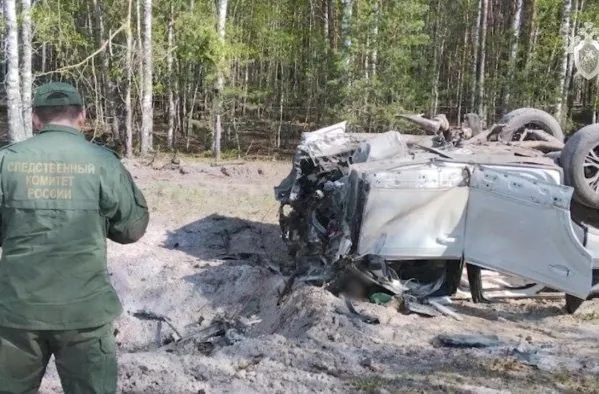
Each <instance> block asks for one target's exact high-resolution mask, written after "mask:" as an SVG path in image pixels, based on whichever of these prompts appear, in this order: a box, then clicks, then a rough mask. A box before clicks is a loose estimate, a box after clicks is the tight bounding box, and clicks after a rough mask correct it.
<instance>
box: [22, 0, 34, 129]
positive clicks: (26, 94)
mask: <svg viewBox="0 0 599 394" xmlns="http://www.w3.org/2000/svg"><path fill="white" fill-rule="evenodd" d="M22 5H23V27H22V36H21V37H22V43H21V45H22V48H23V59H22V60H23V61H22V63H21V77H22V81H21V94H22V100H23V129H24V130H25V136H26V137H27V138H29V137H31V136H32V134H33V133H32V123H31V96H32V83H33V77H32V75H31V0H22Z"/></svg>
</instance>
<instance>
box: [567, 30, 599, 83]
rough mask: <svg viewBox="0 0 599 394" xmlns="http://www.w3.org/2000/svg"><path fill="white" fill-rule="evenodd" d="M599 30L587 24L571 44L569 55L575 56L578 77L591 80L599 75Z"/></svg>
mask: <svg viewBox="0 0 599 394" xmlns="http://www.w3.org/2000/svg"><path fill="white" fill-rule="evenodd" d="M598 36H599V29H597V28H595V27H594V26H593V24H592V23H591V22H586V23H585V24H584V25H583V27H582V28H581V29H580V32H579V34H578V35H577V36H575V37H574V39H573V40H572V41H571V42H570V46H569V48H568V53H571V54H572V55H573V56H574V66H575V67H576V70H577V72H576V75H575V76H578V75H580V76H582V77H583V78H585V79H588V80H591V79H593V78H595V77H596V76H598V75H599V42H598V41H597V40H596V39H595V37H598Z"/></svg>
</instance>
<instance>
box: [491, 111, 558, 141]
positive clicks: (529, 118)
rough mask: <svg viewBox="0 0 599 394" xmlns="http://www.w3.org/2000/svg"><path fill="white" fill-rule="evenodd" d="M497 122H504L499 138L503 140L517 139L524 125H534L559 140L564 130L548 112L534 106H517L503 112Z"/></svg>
mask: <svg viewBox="0 0 599 394" xmlns="http://www.w3.org/2000/svg"><path fill="white" fill-rule="evenodd" d="M499 123H501V124H505V126H504V127H503V129H502V130H501V132H500V133H499V136H500V138H501V139H502V140H503V141H513V140H518V139H519V137H520V132H521V131H522V129H523V128H524V127H525V126H529V125H534V126H536V127H538V128H539V129H541V130H543V131H545V132H546V133H549V134H551V135H552V136H554V137H555V138H557V139H558V140H560V141H563V140H564V132H563V130H562V128H561V126H560V125H559V123H558V121H557V120H556V119H555V118H554V117H553V116H552V115H551V114H549V113H548V112H545V111H543V110H540V109H536V108H518V109H516V110H513V111H511V112H509V113H507V114H505V115H504V116H503V117H502V118H501V119H500V120H499Z"/></svg>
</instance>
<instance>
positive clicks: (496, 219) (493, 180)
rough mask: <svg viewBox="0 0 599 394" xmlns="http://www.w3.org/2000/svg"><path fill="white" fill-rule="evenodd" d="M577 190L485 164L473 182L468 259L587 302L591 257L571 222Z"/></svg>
mask: <svg viewBox="0 0 599 394" xmlns="http://www.w3.org/2000/svg"><path fill="white" fill-rule="evenodd" d="M572 192H573V189H572V188H570V187H567V186H564V185H560V184H555V183H548V182H546V181H544V180H539V179H534V178H532V177H526V176H521V175H518V173H517V171H516V172H515V171H505V170H496V169H492V168H489V167H484V166H479V167H475V168H474V169H473V172H472V174H471V179H470V196H469V199H468V207H467V211H466V230H465V233H466V236H465V246H464V257H465V260H466V261H468V262H470V263H472V264H475V265H478V266H481V267H484V268H489V269H493V270H497V271H501V272H506V273H510V274H514V275H519V276H522V277H523V278H527V279H529V280H532V281H535V282H537V283H542V284H544V285H546V286H548V287H550V288H553V289H556V290H560V291H564V292H566V293H569V294H572V295H575V296H577V297H580V298H586V297H587V295H588V294H589V292H590V289H591V277H592V264H593V260H592V257H591V254H590V253H589V252H588V251H587V250H586V249H585V248H584V246H583V245H582V244H581V243H580V241H579V239H578V237H577V236H576V234H575V232H574V229H573V227H572V222H571V220H570V200H571V197H572Z"/></svg>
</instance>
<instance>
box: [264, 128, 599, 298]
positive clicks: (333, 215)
mask: <svg viewBox="0 0 599 394" xmlns="http://www.w3.org/2000/svg"><path fill="white" fill-rule="evenodd" d="M426 121H429V120H428V119H427V120H426ZM425 125H426V126H427V127H425V129H427V131H429V134H431V133H432V134H434V136H432V137H431V136H430V135H424V136H417V135H407V134H401V133H399V132H397V131H389V132H386V133H382V134H371V135H367V134H357V133H348V132H346V123H345V122H342V123H339V124H336V125H333V126H330V127H327V128H323V129H320V130H318V131H315V132H308V133H304V134H303V135H302V141H301V142H300V144H299V145H298V148H297V151H296V154H295V156H294V160H293V166H292V170H291V173H290V174H289V175H288V177H287V178H285V179H284V180H283V181H282V182H281V184H280V185H279V186H277V187H276V188H275V195H276V198H277V200H278V201H279V202H280V203H281V207H280V213H279V220H280V226H281V231H282V236H283V239H284V241H285V242H286V243H287V246H288V248H289V251H290V253H291V254H292V255H293V256H294V258H295V261H296V264H297V269H298V272H301V274H302V275H303V277H304V279H305V280H315V281H317V282H319V283H323V284H333V286H332V287H333V288H335V286H336V285H337V284H339V283H341V282H343V281H346V279H347V275H348V274H349V275H352V276H354V277H359V278H360V279H361V280H362V281H363V282H365V283H369V284H370V285H372V286H375V287H378V288H383V289H385V290H386V291H387V292H390V293H392V294H395V295H398V296H403V297H412V298H416V299H419V300H423V299H426V298H429V297H435V296H445V295H452V294H454V293H455V292H456V290H457V288H458V286H459V283H460V278H461V275H462V271H463V268H464V265H466V266H467V268H472V273H473V275H472V276H471V275H470V274H471V272H470V271H469V272H468V274H469V276H468V278H469V280H472V281H474V280H476V275H475V273H476V268H483V269H488V270H495V271H499V272H503V273H507V274H512V275H517V276H519V277H522V278H525V279H527V280H530V281H533V282H534V283H536V284H539V285H540V286H541V287H547V288H549V289H552V290H557V291H561V292H565V293H566V294H568V295H569V296H570V297H574V298H575V299H579V300H584V299H586V298H587V297H588V296H589V294H591V291H592V286H593V281H592V277H593V267H594V265H598V264H597V258H596V257H594V256H599V253H593V250H592V248H593V244H594V242H595V241H593V239H596V237H595V236H594V235H593V234H594V233H593V231H590V232H589V231H588V226H586V225H583V224H580V223H578V222H577V221H575V220H573V219H572V215H571V203H572V197H573V193H574V191H575V190H574V188H573V187H571V186H568V185H566V184H565V180H564V170H563V168H562V167H561V166H560V165H559V160H558V158H559V155H557V156H556V155H555V154H552V152H553V153H555V149H553V150H551V149H549V150H550V152H542V151H540V150H535V149H531V148H529V147H528V145H531V144H528V145H524V146H526V148H522V147H521V146H514V145H511V144H510V143H505V142H502V141H501V135H502V133H503V132H504V131H505V128H504V129H501V128H495V127H494V128H492V130H491V131H490V132H486V135H485V136H484V137H485V138H481V135H482V134H483V133H481V130H480V129H479V130H473V129H472V128H470V127H467V126H468V125H466V127H464V126H463V127H461V128H460V129H457V130H456V129H454V130H450V129H449V128H448V125H447V124H444V121H443V118H440V119H437V122H428V123H426V124H425ZM431 125H432V126H431ZM429 126H430V127H429ZM436 126H440V127H436ZM493 130H495V131H494V132H493ZM541 133H543V132H542V131H541ZM493 134H495V135H499V136H500V137H499V138H498V139H497V141H495V142H489V140H490V138H489V136H490V135H493ZM520 137H521V136H520V135H519V136H518V138H520ZM483 140H484V143H481V141H483ZM526 142H527V143H528V142H532V143H534V142H535V141H528V140H527V141H526ZM536 142H537V143H538V142H539V141H536ZM541 142H542V143H541V144H540V145H543V146H545V145H547V143H543V142H547V141H541ZM549 142H550V143H549V145H551V143H552V142H554V141H552V140H551V139H550V141H549ZM537 145H538V144H537ZM342 278H343V279H342ZM472 285H474V286H471V290H473V287H474V288H475V287H476V286H475V285H476V284H475V283H473V284H472ZM479 286H480V285H479ZM478 291H480V289H478ZM473 299H475V294H474V293H473Z"/></svg>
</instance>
